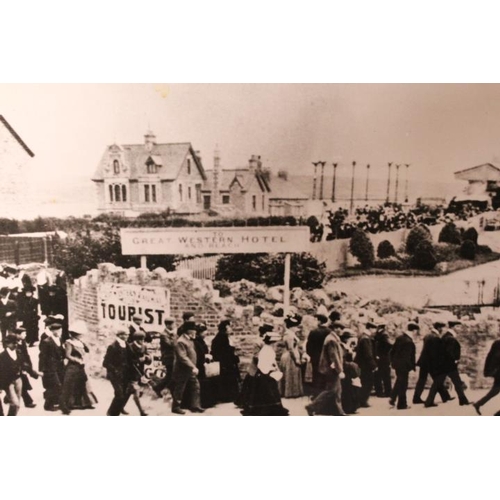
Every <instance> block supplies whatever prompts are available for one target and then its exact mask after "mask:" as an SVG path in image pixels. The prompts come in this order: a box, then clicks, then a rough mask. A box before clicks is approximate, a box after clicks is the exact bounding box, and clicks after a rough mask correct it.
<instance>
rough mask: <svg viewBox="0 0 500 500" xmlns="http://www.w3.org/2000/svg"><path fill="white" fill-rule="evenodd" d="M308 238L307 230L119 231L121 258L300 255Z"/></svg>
mask: <svg viewBox="0 0 500 500" xmlns="http://www.w3.org/2000/svg"><path fill="white" fill-rule="evenodd" d="M309 238H310V233H309V227H308V226H269V227H223V228H213V227H210V228H209V227H203V228H201V227H200V228H198V227H197V228H179V229H165V228H127V229H121V244H122V254H123V255H199V254H206V253H291V252H292V253H294V252H298V253H300V252H308V251H309V243H310V241H309Z"/></svg>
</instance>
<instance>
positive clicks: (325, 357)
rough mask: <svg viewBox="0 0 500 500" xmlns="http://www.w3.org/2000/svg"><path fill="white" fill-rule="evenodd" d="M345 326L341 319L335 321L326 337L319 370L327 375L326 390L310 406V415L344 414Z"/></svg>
mask: <svg viewBox="0 0 500 500" xmlns="http://www.w3.org/2000/svg"><path fill="white" fill-rule="evenodd" d="M344 328H345V326H344V324H343V323H341V322H340V321H334V322H333V323H332V325H331V331H330V333H329V334H328V336H327V337H326V338H325V342H324V344H323V349H322V351H321V356H320V360H319V371H320V373H322V374H323V375H324V376H325V381H326V384H325V390H324V391H323V392H322V393H321V394H319V395H318V397H317V398H316V399H315V400H314V401H313V402H312V403H311V404H309V405H308V406H306V410H307V413H308V415H310V416H312V415H315V414H316V415H336V416H344V415H345V413H344V409H343V408H342V386H341V380H342V379H344V378H345V374H344V359H343V349H342V342H341V340H340V334H341V333H342V331H343V330H344Z"/></svg>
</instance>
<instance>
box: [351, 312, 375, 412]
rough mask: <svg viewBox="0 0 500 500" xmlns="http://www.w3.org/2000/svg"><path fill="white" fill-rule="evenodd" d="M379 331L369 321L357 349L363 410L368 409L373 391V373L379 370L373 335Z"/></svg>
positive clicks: (356, 361) (356, 358) (356, 360)
mask: <svg viewBox="0 0 500 500" xmlns="http://www.w3.org/2000/svg"><path fill="white" fill-rule="evenodd" d="M376 331H377V325H376V324H375V323H374V322H373V321H368V322H367V323H366V325H365V331H364V332H363V333H362V334H361V335H360V337H359V339H358V345H357V347H356V357H355V358H354V362H355V363H356V364H357V365H358V366H359V369H360V371H361V375H360V379H361V391H360V393H359V405H360V406H361V408H368V407H369V406H370V405H369V404H368V400H369V399H370V394H371V392H372V389H373V380H374V377H373V372H374V371H375V370H376V369H377V361H376V360H375V355H374V352H373V351H374V345H373V334H374V333H375V332H376Z"/></svg>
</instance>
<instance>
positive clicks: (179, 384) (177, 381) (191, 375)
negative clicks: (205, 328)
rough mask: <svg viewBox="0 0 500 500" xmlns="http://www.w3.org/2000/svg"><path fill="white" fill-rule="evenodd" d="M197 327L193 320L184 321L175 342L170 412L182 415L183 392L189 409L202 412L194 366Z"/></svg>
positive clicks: (196, 369)
mask: <svg viewBox="0 0 500 500" xmlns="http://www.w3.org/2000/svg"><path fill="white" fill-rule="evenodd" d="M196 333H197V328H196V323H195V322H194V321H186V322H185V323H184V325H183V330H182V334H181V335H180V337H179V338H178V340H177V343H176V344H175V366H174V374H173V378H172V382H173V387H174V390H173V394H172V396H173V402H172V413H177V414H180V415H183V414H184V413H185V411H184V410H183V409H182V408H181V404H182V400H183V397H184V393H185V392H186V391H187V392H188V397H189V401H190V404H189V406H190V408H189V409H190V410H191V411H192V412H195V413H203V412H204V411H205V410H204V409H203V408H201V403H200V383H199V381H198V372H199V371H198V368H197V367H196V363H197V356H196V350H195V346H194V339H195V338H196Z"/></svg>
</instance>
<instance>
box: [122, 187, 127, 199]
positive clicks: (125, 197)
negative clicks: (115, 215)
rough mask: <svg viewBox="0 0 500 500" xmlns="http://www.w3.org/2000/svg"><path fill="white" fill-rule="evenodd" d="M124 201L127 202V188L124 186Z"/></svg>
mask: <svg viewBox="0 0 500 500" xmlns="http://www.w3.org/2000/svg"><path fill="white" fill-rule="evenodd" d="M122 201H127V186H125V185H122Z"/></svg>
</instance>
